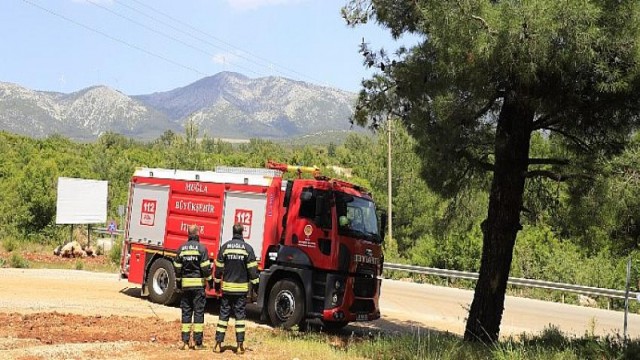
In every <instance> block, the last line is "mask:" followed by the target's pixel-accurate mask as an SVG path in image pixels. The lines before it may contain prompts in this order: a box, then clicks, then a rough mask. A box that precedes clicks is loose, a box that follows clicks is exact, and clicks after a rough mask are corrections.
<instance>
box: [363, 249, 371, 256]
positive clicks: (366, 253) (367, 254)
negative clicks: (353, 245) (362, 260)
mask: <svg viewBox="0 0 640 360" xmlns="http://www.w3.org/2000/svg"><path fill="white" fill-rule="evenodd" d="M364 254H365V255H366V256H373V250H371V249H366V250H365V251H364Z"/></svg>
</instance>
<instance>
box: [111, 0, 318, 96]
mask: <svg viewBox="0 0 640 360" xmlns="http://www.w3.org/2000/svg"><path fill="white" fill-rule="evenodd" d="M131 1H133V2H135V3H136V4H138V5H140V6H142V7H145V8H147V9H149V10H151V11H153V12H154V13H156V14H159V15H162V16H164V17H165V18H167V19H170V20H171V21H173V22H176V23H178V24H180V25H182V26H185V27H187V28H189V29H190V30H192V31H195V32H197V33H199V34H201V35H204V36H206V37H207V38H212V39H214V40H216V41H218V42H219V43H222V44H224V45H226V46H228V47H230V48H233V49H235V50H238V51H240V52H242V53H246V54H248V55H250V56H252V57H254V58H256V59H258V60H261V61H262V62H263V63H262V64H261V63H258V62H256V61H255V60H254V59H252V58H249V57H246V56H243V55H242V54H235V55H236V56H238V57H240V58H242V59H244V60H246V61H249V62H252V63H254V64H256V65H258V66H263V67H269V68H271V66H273V67H277V68H280V69H282V70H284V71H285V72H288V73H291V74H296V75H299V76H301V77H303V78H306V79H308V80H311V81H313V82H315V83H317V84H326V83H325V82H324V81H322V80H318V79H316V78H313V77H311V76H309V75H305V74H303V73H301V72H298V71H296V70H293V69H290V68H288V67H286V66H283V65H279V64H277V63H274V62H273V61H270V60H269V59H266V58H264V57H261V56H259V55H256V54H254V53H252V52H249V51H247V50H244V49H242V48H240V47H238V46H236V45H234V44H231V43H229V42H227V41H225V40H223V39H220V38H218V37H216V36H214V35H211V34H209V33H207V32H205V31H202V30H200V29H198V28H196V27H194V26H192V25H191V24H189V23H187V22H184V21H182V20H180V19H177V18H175V17H173V16H171V15H169V14H167V13H164V12H162V11H160V10H157V9H155V8H154V7H152V6H149V5H147V4H144V3H142V2H140V1H139V0H131ZM113 2H115V3H118V4H120V5H121V6H124V7H127V8H129V9H131V10H134V11H136V12H138V13H140V14H142V15H144V16H146V17H148V18H150V19H152V20H154V21H157V22H159V23H161V24H163V25H166V26H169V27H171V28H172V29H174V30H177V31H180V32H181V33H183V34H185V35H187V36H190V37H192V38H194V39H197V40H199V41H202V42H204V43H206V44H208V45H211V46H214V47H216V48H218V49H222V50H227V49H224V48H222V47H220V46H219V45H217V44H214V43H211V42H210V41H208V40H206V39H203V38H201V37H196V36H194V35H193V34H191V33H188V32H185V31H183V30H181V29H178V28H176V27H175V26H173V25H171V24H168V23H166V22H164V21H162V20H158V19H157V18H155V17H153V16H150V15H147V14H145V13H143V12H141V11H140V10H139V9H136V8H134V7H131V6H129V5H125V4H123V3H122V2H120V1H119V0H113ZM265 64H266V65H265ZM275 71H277V72H278V73H279V74H281V75H286V73H283V72H282V71H279V70H275Z"/></svg>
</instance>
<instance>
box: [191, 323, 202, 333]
mask: <svg viewBox="0 0 640 360" xmlns="http://www.w3.org/2000/svg"><path fill="white" fill-rule="evenodd" d="M203 331H204V324H198V323H196V324H193V332H203Z"/></svg>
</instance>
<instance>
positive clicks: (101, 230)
mask: <svg viewBox="0 0 640 360" xmlns="http://www.w3.org/2000/svg"><path fill="white" fill-rule="evenodd" d="M91 231H93V232H95V233H98V234H106V235H112V234H113V235H122V234H124V230H120V229H118V230H115V231H113V232H112V231H109V229H107V228H106V227H104V228H92V229H91Z"/></svg>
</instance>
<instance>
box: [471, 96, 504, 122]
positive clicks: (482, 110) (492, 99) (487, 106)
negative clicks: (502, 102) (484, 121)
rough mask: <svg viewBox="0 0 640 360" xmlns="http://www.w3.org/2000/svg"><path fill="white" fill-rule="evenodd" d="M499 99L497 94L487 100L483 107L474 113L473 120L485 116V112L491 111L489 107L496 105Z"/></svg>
mask: <svg viewBox="0 0 640 360" xmlns="http://www.w3.org/2000/svg"><path fill="white" fill-rule="evenodd" d="M499 98H500V93H499V92H498V93H496V94H495V95H494V96H492V97H491V99H489V102H488V103H487V104H486V105H485V106H483V107H482V108H481V109H480V110H478V111H477V112H476V114H475V115H474V116H473V119H477V118H479V117H481V116H482V115H484V114H486V113H487V111H489V109H491V107H492V106H493V105H494V104H495V103H496V100H498V99H499Z"/></svg>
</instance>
